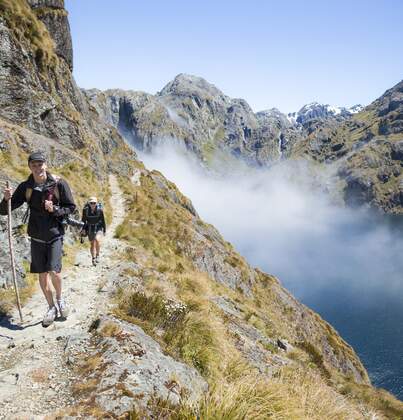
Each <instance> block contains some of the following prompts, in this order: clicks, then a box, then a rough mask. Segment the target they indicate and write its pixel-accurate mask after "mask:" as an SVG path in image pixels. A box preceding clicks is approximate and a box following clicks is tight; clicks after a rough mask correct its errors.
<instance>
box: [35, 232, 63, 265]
mask: <svg viewBox="0 0 403 420" xmlns="http://www.w3.org/2000/svg"><path fill="white" fill-rule="evenodd" d="M62 255H63V238H58V239H56V240H55V241H53V242H51V243H46V244H45V243H42V242H38V241H35V240H33V239H31V273H47V272H49V271H55V272H56V273H60V272H61V271H62Z"/></svg>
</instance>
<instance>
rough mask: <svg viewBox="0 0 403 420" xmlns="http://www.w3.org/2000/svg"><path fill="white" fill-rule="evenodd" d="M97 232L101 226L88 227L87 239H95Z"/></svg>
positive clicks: (100, 230) (100, 229)
mask: <svg viewBox="0 0 403 420" xmlns="http://www.w3.org/2000/svg"><path fill="white" fill-rule="evenodd" d="M98 232H102V228H101V227H99V228H96V229H89V230H88V239H89V240H90V241H91V242H92V241H94V240H95V238H96V236H97V234H98Z"/></svg>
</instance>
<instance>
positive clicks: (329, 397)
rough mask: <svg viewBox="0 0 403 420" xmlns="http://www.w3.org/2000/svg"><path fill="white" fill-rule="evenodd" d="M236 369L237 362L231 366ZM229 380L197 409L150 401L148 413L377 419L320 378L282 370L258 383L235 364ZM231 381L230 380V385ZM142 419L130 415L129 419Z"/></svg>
mask: <svg viewBox="0 0 403 420" xmlns="http://www.w3.org/2000/svg"><path fill="white" fill-rule="evenodd" d="M234 365H238V361H235V363H232V365H231V366H234ZM240 366H241V368H240V370H239V371H238V372H237V374H236V375H235V376H234V377H232V378H231V377H230V376H228V377H226V378H225V380H223V381H221V382H217V383H216V384H214V385H213V386H212V387H211V388H210V390H209V392H208V393H207V395H205V397H204V398H202V399H201V400H200V401H199V402H198V403H196V404H188V403H186V402H183V403H182V404H181V405H179V406H174V405H172V404H170V403H169V402H167V401H163V400H161V399H152V400H151V401H150V402H149V405H148V409H149V410H150V411H151V412H152V415H153V416H156V417H155V418H159V419H170V420H194V419H203V420H222V419H224V420H246V419H250V420H252V419H253V420H255V419H258V420H264V419H276V420H323V419H326V420H358V419H376V418H379V417H376V415H375V413H374V412H371V411H367V410H365V409H363V408H360V407H356V406H355V404H354V403H352V402H351V401H349V400H348V399H347V398H345V397H343V396H341V395H340V394H337V393H336V392H335V391H334V390H333V389H332V388H330V387H329V386H327V385H324V384H323V382H322V379H321V378H320V376H319V375H316V374H314V373H313V372H310V373H307V372H306V371H302V370H294V371H290V370H289V369H284V370H283V371H282V372H281V373H280V374H279V375H278V376H276V377H275V378H272V379H263V378H262V377H261V376H259V375H258V374H256V373H254V372H251V371H250V369H247V368H246V367H245V366H243V365H242V363H241V364H240ZM231 379H235V380H231ZM131 418H133V419H135V418H142V417H141V413H139V412H137V413H136V412H133V413H132V417H131Z"/></svg>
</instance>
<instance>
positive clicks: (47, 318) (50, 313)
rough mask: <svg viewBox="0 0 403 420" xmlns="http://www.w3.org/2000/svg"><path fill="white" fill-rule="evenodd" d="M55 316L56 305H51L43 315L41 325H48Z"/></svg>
mask: <svg viewBox="0 0 403 420" xmlns="http://www.w3.org/2000/svg"><path fill="white" fill-rule="evenodd" d="M56 316H57V309H56V306H52V307H51V308H49V309H48V311H47V312H46V314H45V316H44V317H43V321H42V326H44V327H49V325H50V324H52V323H53V321H54V320H55V318H56Z"/></svg>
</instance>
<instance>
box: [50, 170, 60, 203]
mask: <svg viewBox="0 0 403 420" xmlns="http://www.w3.org/2000/svg"><path fill="white" fill-rule="evenodd" d="M51 175H52V178H53V179H54V180H55V182H56V185H55V188H54V190H53V194H54V195H55V197H56V199H57V201H60V191H59V181H60V176H58V175H55V174H51Z"/></svg>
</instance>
